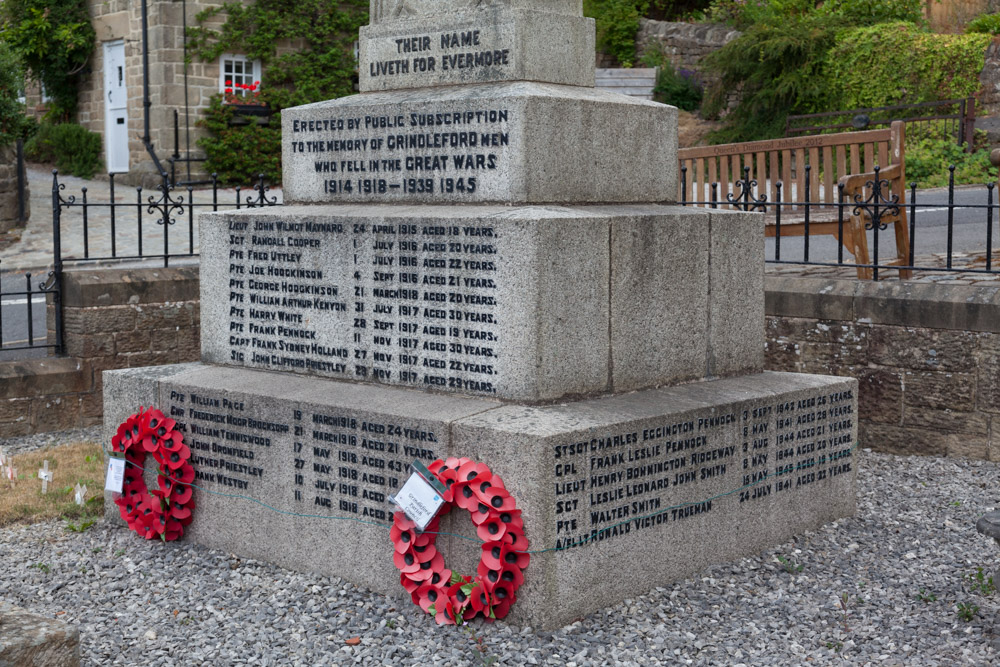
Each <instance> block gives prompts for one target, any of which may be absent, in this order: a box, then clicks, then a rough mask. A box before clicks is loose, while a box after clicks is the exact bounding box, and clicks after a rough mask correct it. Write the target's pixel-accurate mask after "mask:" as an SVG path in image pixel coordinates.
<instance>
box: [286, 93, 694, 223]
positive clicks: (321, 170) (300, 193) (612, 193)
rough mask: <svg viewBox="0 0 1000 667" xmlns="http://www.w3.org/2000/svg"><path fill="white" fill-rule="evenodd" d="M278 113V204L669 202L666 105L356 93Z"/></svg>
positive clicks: (673, 157) (671, 159)
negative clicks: (281, 181) (281, 175)
mask: <svg viewBox="0 0 1000 667" xmlns="http://www.w3.org/2000/svg"><path fill="white" fill-rule="evenodd" d="M281 117H282V164H283V169H284V197H285V203H286V204H289V203H290V204H300V203H347V202H376V203H446V202H452V203H487V202H494V203H504V204H507V203H551V202H559V203H565V204H574V203H620V202H672V201H676V198H677V110H676V109H675V108H673V107H669V106H666V105H663V104H657V103H655V102H649V101H646V100H640V99H637V98H634V97H626V96H625V95H617V94H615V93H609V92H606V91H601V90H596V89H594V88H580V87H575V86H560V85H555V84H542V83H533V82H525V81H521V82H514V83H493V84H483V85H464V86H445V87H441V88H423V89H418V90H402V91H394V92H379V93H365V94H362V95H353V96H351V97H344V98H341V99H338V100H331V101H328V102H320V103H317V104H309V105H305V106H300V107H295V108H293V109H285V110H284V111H283V112H282V114H281Z"/></svg>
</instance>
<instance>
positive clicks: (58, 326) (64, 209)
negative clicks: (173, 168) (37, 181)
mask: <svg viewBox="0 0 1000 667" xmlns="http://www.w3.org/2000/svg"><path fill="white" fill-rule="evenodd" d="M210 183H211V188H208V189H203V190H195V189H194V188H193V187H192V186H191V185H188V186H187V187H186V188H185V189H184V190H186V192H185V193H184V194H179V192H184V190H180V191H179V190H178V189H177V188H174V187H173V186H171V185H170V183H169V181H168V180H167V179H163V181H162V183H161V184H160V185H159V186H158V187H156V188H155V189H154V190H153V191H152V194H150V192H149V191H146V190H144V189H143V188H142V187H137V188H135V190H134V198H133V197H132V196H119V193H120V186H118V185H117V184H116V181H115V175H114V174H110V175H109V176H108V188H109V196H108V201H100V200H98V201H95V200H94V199H93V198H92V197H91V196H90V195H89V193H88V189H87V188H86V187H83V188H81V189H80V193H79V196H77V195H76V194H67V193H66V184H65V183H60V182H59V174H58V172H55V171H53V172H52V267H53V268H52V270H51V271H48V273H47V275H46V278H45V280H44V281H42V282H38V283H37V284H36V282H35V281H37V276H35V277H34V278H33V276H32V274H31V273H28V274H25V276H24V283H23V285H24V288H23V289H20V288H19V286H18V285H17V284H16V283H12V282H11V281H12V280H14V281H19V280H20V276H7V277H6V281H5V282H4V283H3V284H0V353H2V352H9V351H15V350H17V351H20V350H29V349H50V350H52V351H53V352H54V353H56V354H59V353H62V352H63V350H64V346H63V334H64V329H63V313H62V301H61V296H62V279H63V272H64V270H65V269H66V268H67V267H68V266H81V265H87V264H96V263H104V264H114V263H120V262H126V261H142V260H145V261H154V262H156V263H157V264H159V263H160V262H162V264H163V266H169V265H170V262H171V261H174V260H177V259H180V258H193V257H197V256H198V251H199V248H198V238H197V228H196V225H195V212H196V211H221V210H231V209H243V208H257V207H261V206H278V205H280V202H279V200H278V197H277V196H275V195H271V194H269V192H270V188H269V187H268V186H267V185H266V184H265V182H264V177H263V175H261V176H259V177H258V180H257V183H256V184H255V185H253V186H252V187H251V188H241V187H237V188H234V189H232V191H231V192H230V191H227V190H225V189H223V188H222V187H221V186H220V185H219V182H218V178H217V177H216V176H215V175H214V174H213V175H212V180H211V181H210ZM248 191H249V192H252V194H249V195H248V194H246V193H247V192H248ZM172 229H177V230H178V231H177V232H175V233H173V234H172V233H171V230H172ZM67 240H68V241H69V243H67V242H66V241H67ZM12 285H13V286H12ZM47 304H48V305H50V306H51V307H52V312H51V315H52V320H51V322H48V321H47V318H43V321H45V322H46V324H45V325H44V326H39V325H38V324H36V320H37V319H38V316H39V314H46V307H47ZM21 306H23V307H24V310H23V311H20V312H18V309H20V308H21ZM39 308H40V309H41V310H38V309H39ZM22 315H23V316H24V319H23V320H22V317H21V316H22ZM5 316H6V317H7V318H8V322H7V323H6V325H5V323H4V318H5ZM15 318H16V320H17V322H16V325H15V324H12V322H11V320H13V319H15ZM50 325H51V331H49V326H50ZM40 328H41V329H43V331H42V335H41V336H38V335H37V334H38V330H39V329H40Z"/></svg>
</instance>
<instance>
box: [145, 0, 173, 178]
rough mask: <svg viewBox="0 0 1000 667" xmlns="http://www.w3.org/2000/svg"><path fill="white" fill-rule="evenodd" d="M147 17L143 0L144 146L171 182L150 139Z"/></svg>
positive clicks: (162, 173) (160, 170) (161, 174)
mask: <svg viewBox="0 0 1000 667" xmlns="http://www.w3.org/2000/svg"><path fill="white" fill-rule="evenodd" d="M147 15H148V11H147V9H146V0H142V121H143V127H144V132H143V135H142V144H143V146H145V147H146V152H147V153H149V156H150V157H151V158H153V164H154V165H156V170H157V171H158V172H160V177H161V178H163V179H164V182H169V178H170V175H169V174H168V173H167V170H166V169H164V168H163V165H162V164H160V158H158V157H156V150H155V149H154V148H153V142H152V141H151V140H150V138H149V107H151V106H152V105H153V103H152V102H150V101H149V20H148V18H147Z"/></svg>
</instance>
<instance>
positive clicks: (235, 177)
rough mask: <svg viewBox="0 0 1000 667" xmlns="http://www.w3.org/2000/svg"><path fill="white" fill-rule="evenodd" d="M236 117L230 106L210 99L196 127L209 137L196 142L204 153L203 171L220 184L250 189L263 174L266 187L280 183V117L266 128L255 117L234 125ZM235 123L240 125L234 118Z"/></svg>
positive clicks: (276, 117)
mask: <svg viewBox="0 0 1000 667" xmlns="http://www.w3.org/2000/svg"><path fill="white" fill-rule="evenodd" d="M235 116H236V114H234V112H233V107H232V106H231V105H226V104H222V99H221V97H220V96H218V95H217V96H215V97H213V98H212V101H211V103H210V104H209V107H208V109H206V110H205V117H204V118H203V119H202V120H200V121H198V124H199V126H201V127H204V128H205V129H207V130H208V132H209V134H208V136H206V137H202V138H201V139H199V140H198V145H199V146H201V147H202V148H203V149H204V150H205V157H206V158H207V159H206V161H205V169H206V170H207V171H208V172H209V173H214V174H216V175H217V176H218V178H219V182H220V183H226V184H230V185H249V184H250V183H253V182H255V181H256V180H257V175H258V174H264V178H265V180H267V181H268V182H269V183H280V182H281V116H280V114H275V115H274V116H272V117H271V120H270V122H269V123H268V124H267V125H261V124H258V123H257V119H256V118H254V117H245V119H244V120H243V123H244V124H240V125H233V124H232V123H233V120H234V117H235ZM237 122H240V121H239V119H238V118H237Z"/></svg>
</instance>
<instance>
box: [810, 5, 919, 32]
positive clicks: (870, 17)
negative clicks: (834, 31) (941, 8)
mask: <svg viewBox="0 0 1000 667" xmlns="http://www.w3.org/2000/svg"><path fill="white" fill-rule="evenodd" d="M924 2H925V0H826V1H825V2H824V3H823V6H822V8H821V9H820V11H822V12H825V13H827V14H831V15H833V16H837V17H839V18H840V19H841V20H843V21H844V22H845V23H847V24H848V25H875V24H877V23H890V22H893V21H907V22H909V23H913V24H915V25H921V26H922V25H924V24H925V23H926V21H925V20H924V11H923V5H924Z"/></svg>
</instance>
